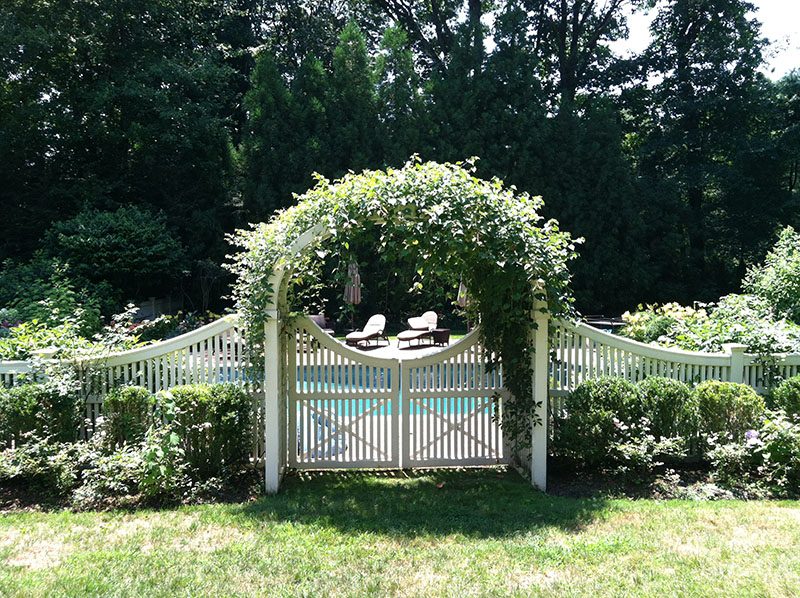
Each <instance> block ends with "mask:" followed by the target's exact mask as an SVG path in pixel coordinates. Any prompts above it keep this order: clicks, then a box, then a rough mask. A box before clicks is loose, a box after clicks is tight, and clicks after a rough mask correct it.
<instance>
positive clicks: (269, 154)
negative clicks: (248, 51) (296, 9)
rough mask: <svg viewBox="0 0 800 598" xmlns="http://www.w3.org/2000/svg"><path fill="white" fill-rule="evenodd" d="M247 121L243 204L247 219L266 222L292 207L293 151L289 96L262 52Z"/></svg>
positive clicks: (270, 59)
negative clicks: (290, 161) (290, 162)
mask: <svg viewBox="0 0 800 598" xmlns="http://www.w3.org/2000/svg"><path fill="white" fill-rule="evenodd" d="M244 102H245V107H246V109H247V114H248V120H247V127H246V133H245V136H244V139H243V144H242V153H243V156H244V161H245V172H246V175H245V188H244V205H245V209H246V211H247V214H248V216H249V217H250V218H251V219H252V220H254V221H259V220H266V219H268V218H269V216H270V215H271V214H272V212H273V211H275V210H276V209H277V208H280V207H286V206H288V205H290V204H291V201H292V196H291V191H290V190H289V188H288V187H287V184H286V183H287V176H286V175H287V170H288V171H289V173H291V172H292V168H291V166H289V167H288V168H287V166H288V165H287V163H286V161H287V158H288V156H289V153H290V152H291V151H292V149H293V142H294V141H295V139H294V135H293V133H294V131H293V130H292V123H291V121H290V113H291V95H290V93H289V90H288V89H287V88H286V84H285V83H284V81H283V78H282V77H281V74H280V73H279V72H278V68H277V66H276V64H275V61H274V59H273V57H272V56H271V55H270V54H269V53H268V52H266V51H265V52H261V54H259V56H258V59H257V60H256V67H255V70H254V71H253V79H252V83H251V87H250V91H248V92H247V95H246V96H245V99H244Z"/></svg>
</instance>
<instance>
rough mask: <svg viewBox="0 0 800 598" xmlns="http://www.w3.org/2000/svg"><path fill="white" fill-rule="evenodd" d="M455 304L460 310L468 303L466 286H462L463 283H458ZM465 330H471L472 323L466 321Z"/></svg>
mask: <svg viewBox="0 0 800 598" xmlns="http://www.w3.org/2000/svg"><path fill="white" fill-rule="evenodd" d="M456 302H457V303H458V306H459V307H460V308H461V309H464V308H465V307H466V306H467V303H469V293H467V285H465V284H464V281H463V280H462V281H461V282H459V283H458V295H457V296H456ZM467 330H472V323H471V322H470V321H469V320H467Z"/></svg>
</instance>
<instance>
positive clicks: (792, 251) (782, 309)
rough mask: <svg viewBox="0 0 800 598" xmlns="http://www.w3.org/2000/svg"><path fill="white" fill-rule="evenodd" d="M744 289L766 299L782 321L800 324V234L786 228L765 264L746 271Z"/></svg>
mask: <svg viewBox="0 0 800 598" xmlns="http://www.w3.org/2000/svg"><path fill="white" fill-rule="evenodd" d="M742 287H743V288H744V289H745V290H746V291H747V292H748V293H752V294H754V295H758V296H759V297H763V298H764V299H766V300H767V301H768V302H769V304H770V305H771V306H772V308H773V309H774V310H775V311H776V312H777V313H778V315H779V316H780V317H786V318H788V319H790V320H792V321H793V322H795V323H797V324H800V233H798V232H795V230H794V229H793V228H792V227H791V226H788V227H786V228H785V229H784V230H783V231H782V232H781V234H780V237H779V238H778V242H777V243H776V244H775V247H773V248H772V251H770V252H769V253H768V254H767V257H766V259H765V260H764V263H763V264H761V265H758V266H753V267H752V268H750V269H749V270H748V271H747V276H746V277H745V279H744V280H743V281H742Z"/></svg>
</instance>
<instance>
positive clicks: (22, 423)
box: [0, 382, 82, 446]
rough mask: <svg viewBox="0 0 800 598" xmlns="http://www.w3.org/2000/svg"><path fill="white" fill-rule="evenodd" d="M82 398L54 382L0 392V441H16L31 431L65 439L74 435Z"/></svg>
mask: <svg viewBox="0 0 800 598" xmlns="http://www.w3.org/2000/svg"><path fill="white" fill-rule="evenodd" d="M81 406H82V401H81V400H80V399H78V398H76V396H75V395H74V394H72V393H70V392H67V391H64V390H63V389H60V388H58V386H57V385H56V384H55V383H50V382H48V383H44V384H26V385H23V386H16V387H14V388H11V389H9V390H3V391H0V443H3V444H2V446H8V445H9V443H10V442H11V441H12V440H13V441H14V442H15V443H17V444H22V443H24V442H25V441H26V437H27V436H29V435H31V434H33V435H35V436H37V437H39V438H45V437H49V438H50V439H51V440H53V441H61V442H69V441H72V440H75V439H76V438H77V436H78V429H79V428H80V424H81Z"/></svg>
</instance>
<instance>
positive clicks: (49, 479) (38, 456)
mask: <svg viewBox="0 0 800 598" xmlns="http://www.w3.org/2000/svg"><path fill="white" fill-rule="evenodd" d="M78 450H79V448H78V445H76V444H73V443H59V442H53V441H51V440H49V439H42V438H37V437H33V438H31V441H30V442H27V443H25V444H23V445H21V446H18V447H16V448H14V449H10V448H9V449H6V450H4V451H2V452H0V484H5V485H8V484H17V485H21V486H27V487H29V488H34V489H36V490H37V491H39V492H41V493H42V495H43V496H46V497H48V498H59V497H62V496H64V495H65V494H67V493H68V492H69V491H71V490H72V489H74V488H75V486H76V484H77V483H78V459H77V454H76V453H77V451H78Z"/></svg>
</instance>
